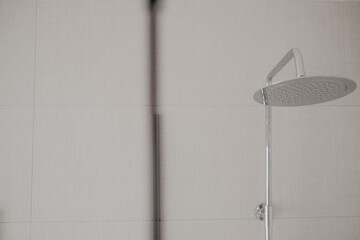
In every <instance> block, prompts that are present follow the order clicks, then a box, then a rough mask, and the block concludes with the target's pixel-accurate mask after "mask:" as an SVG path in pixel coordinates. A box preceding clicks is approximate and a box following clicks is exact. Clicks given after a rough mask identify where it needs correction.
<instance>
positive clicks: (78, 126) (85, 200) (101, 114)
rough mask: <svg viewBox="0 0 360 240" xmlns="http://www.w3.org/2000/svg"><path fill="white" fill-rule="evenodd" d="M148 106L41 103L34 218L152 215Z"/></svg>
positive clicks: (130, 217)
mask: <svg viewBox="0 0 360 240" xmlns="http://www.w3.org/2000/svg"><path fill="white" fill-rule="evenodd" d="M145 110H146V109H142V108H135V109H134V108H121V107H85V108H84V107H38V108H37V109H36V118H35V143H34V144H35V146H34V148H35V149H34V187H33V191H34V192H33V220H34V221H77V220H81V221H82V220H84V221H85V220H86V221H87V220H89V221H90V220H91V221H94V220H104V221H105V220H106V221H110V220H139V219H141V220H144V219H151V218H152V215H151V213H152V209H151V206H152V205H151V199H152V185H151V184H152V181H151V179H152V178H151V174H152V173H151V169H152V168H151V161H152V159H151V154H150V153H149V151H148V150H150V147H149V146H148V141H147V140H148V139H147V138H148V137H149V134H148V131H149V128H148V125H147V124H148V123H147V122H149V121H148V119H147V112H146V111H145ZM146 151H147V152H146Z"/></svg>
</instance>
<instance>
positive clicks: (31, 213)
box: [29, 0, 38, 240]
mask: <svg viewBox="0 0 360 240" xmlns="http://www.w3.org/2000/svg"><path fill="white" fill-rule="evenodd" d="M37 19H38V2H37V0H35V28H34V31H35V37H34V80H33V81H34V82H33V83H34V86H33V109H32V114H33V116H32V121H33V122H32V142H31V177H30V216H29V222H30V231H29V234H30V236H29V239H30V240H31V239H32V218H33V182H34V145H35V99H36V97H35V96H36V94H35V93H36V91H35V90H36V70H37V23H38V21H37Z"/></svg>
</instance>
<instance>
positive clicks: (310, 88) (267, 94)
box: [254, 76, 356, 107]
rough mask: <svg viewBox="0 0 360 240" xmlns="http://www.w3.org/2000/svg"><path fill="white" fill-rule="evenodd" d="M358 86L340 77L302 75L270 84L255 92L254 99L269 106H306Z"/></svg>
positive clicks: (327, 99) (343, 93) (330, 98)
mask: <svg viewBox="0 0 360 240" xmlns="http://www.w3.org/2000/svg"><path fill="white" fill-rule="evenodd" d="M355 88H356V83H355V82H354V81H352V80H349V79H346V78H338V77H323V76H312V77H300V78H296V79H291V80H286V81H282V82H277V83H274V84H270V85H269V86H267V87H265V88H262V89H260V90H259V91H257V92H256V93H255V94H254V100H255V101H256V102H258V103H260V104H265V105H269V106H284V107H291V106H304V105H311V104H317V103H324V102H328V101H332V100H335V99H338V98H341V97H343V96H345V95H347V94H349V93H351V92H353V91H354V90H355Z"/></svg>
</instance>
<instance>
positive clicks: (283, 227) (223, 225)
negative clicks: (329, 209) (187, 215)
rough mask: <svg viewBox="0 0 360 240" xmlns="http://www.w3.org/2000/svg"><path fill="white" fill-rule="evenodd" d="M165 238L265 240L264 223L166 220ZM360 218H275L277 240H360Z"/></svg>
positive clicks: (164, 226) (175, 239) (242, 220)
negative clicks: (359, 239)
mask: <svg viewBox="0 0 360 240" xmlns="http://www.w3.org/2000/svg"><path fill="white" fill-rule="evenodd" d="M162 227H163V229H164V230H163V238H164V239H167V240H178V239H179V240H180V239H198V240H212V239H214V240H215V239H229V240H232V239H234V240H235V239H254V240H262V239H264V237H265V236H264V226H263V222H260V221H258V220H256V219H254V220H250V219H249V220H246V219H230V220H202V221H196V220H194V221H165V222H163V223H162ZM359 234H360V218H358V217H357V218H305V219H302V218H297V219H275V221H274V229H273V238H274V239H278V240H287V239H294V240H297V239H299V240H300V239H309V240H338V239H346V240H356V239H358V238H359Z"/></svg>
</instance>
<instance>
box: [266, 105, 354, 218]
mask: <svg viewBox="0 0 360 240" xmlns="http://www.w3.org/2000/svg"><path fill="white" fill-rule="evenodd" d="M273 122H274V127H273V172H274V174H273V179H274V182H273V185H274V186H273V196H274V199H273V205H274V214H275V216H276V217H314V216H315V217H316V216H359V215H360V207H359V202H360V188H359V184H360V175H359V171H360V161H359V155H360V125H359V124H358V123H359V122H360V108H359V107H339V106H337V107H335V106H334V107H324V106H312V107H310V106H309V107H297V108H276V109H274V111H273Z"/></svg>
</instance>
